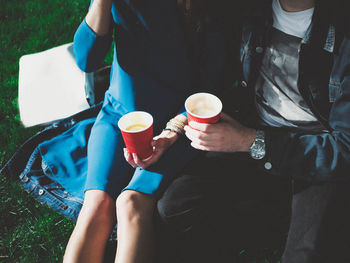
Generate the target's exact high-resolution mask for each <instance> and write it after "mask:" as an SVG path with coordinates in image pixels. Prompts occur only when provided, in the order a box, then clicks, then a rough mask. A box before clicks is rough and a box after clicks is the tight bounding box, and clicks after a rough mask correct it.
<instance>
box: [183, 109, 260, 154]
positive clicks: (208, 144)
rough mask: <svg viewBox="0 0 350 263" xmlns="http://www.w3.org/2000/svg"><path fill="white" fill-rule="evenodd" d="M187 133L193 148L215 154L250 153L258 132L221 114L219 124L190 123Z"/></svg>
mask: <svg viewBox="0 0 350 263" xmlns="http://www.w3.org/2000/svg"><path fill="white" fill-rule="evenodd" d="M185 131H186V136H187V137H188V138H189V139H190V140H191V141H192V143H191V145H192V147H194V148H196V149H198V150H202V151H213V152H248V151H249V148H250V146H251V145H252V144H253V142H254V139H255V136H256V130H254V129H251V128H248V127H245V126H243V125H241V124H240V123H239V122H237V121H236V120H234V119H232V118H231V117H230V116H229V115H227V114H225V113H221V118H220V121H219V122H218V123H215V124H205V123H198V122H190V126H185Z"/></svg>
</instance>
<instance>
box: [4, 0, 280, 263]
mask: <svg viewBox="0 0 350 263" xmlns="http://www.w3.org/2000/svg"><path fill="white" fill-rule="evenodd" d="M89 2H90V0H74V1H71V0H49V1H47V0H17V1H8V0H0V167H2V166H3V165H4V164H5V162H6V161H7V160H8V159H9V158H10V156H11V155H12V154H13V153H14V152H15V150H16V148H17V147H19V146H20V145H21V143H23V142H24V141H25V140H26V139H27V138H28V137H30V136H31V135H32V134H34V133H35V132H36V131H38V130H39V128H23V126H22V125H21V123H20V121H19V112H18V105H17V85H18V61H19V58H20V57H21V56H22V55H25V54H29V53H34V52H38V51H42V50H46V49H49V48H51V47H54V46H57V45H61V44H64V43H68V42H71V41H72V39H73V35H74V32H75V30H76V28H77V27H78V25H79V23H80V21H81V20H82V19H83V17H84V15H85V13H86V11H87V8H88V4H89ZM109 60H110V58H109V59H107V62H108V61H109ZM73 226H74V223H73V222H71V221H70V220H68V219H65V218H63V217H62V216H60V215H59V214H57V213H56V212H54V211H52V210H50V209H49V208H47V207H44V206H42V205H41V204H39V203H38V202H36V201H35V200H34V199H32V198H31V197H30V196H29V195H28V194H26V193H25V192H24V191H23V190H22V189H21V188H20V186H19V184H18V183H17V182H16V181H11V180H6V179H5V178H3V177H2V176H0V262H4V263H5V262H6V263H7V262H9V263H17V262H30V263H31V262H33V263H34V262H45V263H48V262H61V261H62V255H63V253H64V248H65V245H66V243H67V240H68V238H69V235H70V233H71V231H72V229H73ZM241 258H242V262H247V263H263V262H264V263H268V262H270V263H276V262H278V259H279V254H278V252H277V251H275V252H271V251H268V252H264V251H261V252H259V253H254V254H249V253H248V252H246V251H242V255H241Z"/></svg>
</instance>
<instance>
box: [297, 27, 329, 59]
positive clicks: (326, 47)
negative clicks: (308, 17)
mask: <svg viewBox="0 0 350 263" xmlns="http://www.w3.org/2000/svg"><path fill="white" fill-rule="evenodd" d="M312 27H313V24H312V23H311V24H310V26H309V28H308V29H307V31H306V33H305V36H304V38H303V40H302V41H301V43H302V44H310V40H311V32H312ZM334 46H335V27H334V26H333V25H329V27H328V33H327V38H326V40H325V43H324V45H323V49H324V50H326V51H328V52H329V53H333V52H334Z"/></svg>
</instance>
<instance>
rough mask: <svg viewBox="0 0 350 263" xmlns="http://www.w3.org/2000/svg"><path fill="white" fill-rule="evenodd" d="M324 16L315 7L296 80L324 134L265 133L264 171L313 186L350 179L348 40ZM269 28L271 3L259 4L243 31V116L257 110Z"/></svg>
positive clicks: (319, 9)
mask: <svg viewBox="0 0 350 263" xmlns="http://www.w3.org/2000/svg"><path fill="white" fill-rule="evenodd" d="M319 2H320V1H319ZM326 14H327V10H322V6H316V8H315V12H314V15H313V20H312V25H311V26H310V28H309V30H308V31H307V33H306V35H305V37H304V39H303V40H302V44H301V48H300V58H299V78H298V86H299V90H300V93H301V94H302V96H303V98H304V99H305V101H306V102H307V104H308V106H309V107H310V109H311V110H312V111H313V113H314V114H315V116H316V117H317V118H318V120H319V121H320V122H321V123H322V124H323V126H324V131H323V132H320V133H317V134H310V133H309V132H303V131H298V130H290V129H281V128H278V129H275V128H264V129H265V133H266V147H267V155H266V157H265V159H264V160H263V161H262V162H261V167H262V168H263V169H265V170H268V171H269V172H271V173H272V174H276V175H282V176H290V177H292V178H295V179H302V180H309V181H328V180H347V179H350V173H349V171H350V118H349V116H350V71H349V67H350V39H349V35H346V34H345V32H341V31H340V30H338V29H337V27H336V26H337V25H335V23H334V21H331V19H330V18H329V17H327V16H326ZM271 27H272V10H271V0H263V1H256V4H255V8H254V9H251V10H250V11H249V14H248V16H247V17H246V20H245V22H244V26H243V32H242V42H241V49H240V59H241V65H242V85H241V87H238V89H241V90H243V93H245V95H246V96H248V98H249V99H248V101H250V103H246V104H244V105H243V106H242V107H241V108H242V109H243V111H247V112H249V111H252V109H253V111H255V107H254V84H255V80H256V77H257V74H258V69H259V67H260V65H261V61H262V57H263V53H264V48H265V46H266V43H267V39H268V37H269V31H270V29H271Z"/></svg>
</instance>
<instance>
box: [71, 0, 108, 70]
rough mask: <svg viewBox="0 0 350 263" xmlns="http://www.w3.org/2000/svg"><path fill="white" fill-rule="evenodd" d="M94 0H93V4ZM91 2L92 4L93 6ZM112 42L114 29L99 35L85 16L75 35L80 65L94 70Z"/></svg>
mask: <svg viewBox="0 0 350 263" xmlns="http://www.w3.org/2000/svg"><path fill="white" fill-rule="evenodd" d="M92 2H93V0H91V4H92ZM91 4H90V6H91ZM111 43H112V30H111V31H110V32H109V33H108V34H107V35H103V36H100V35H97V34H96V33H95V32H94V31H93V30H92V29H91V28H90V27H89V26H88V24H87V23H86V21H85V18H84V20H83V21H82V23H81V24H80V26H79V27H78V29H77V31H76V32H75V35H74V41H73V47H74V57H75V60H76V63H77V65H78V67H79V68H80V69H81V70H82V71H85V72H93V71H95V70H97V69H98V67H99V66H100V65H101V64H102V62H103V60H104V58H105V57H106V55H107V52H108V50H109V48H110V45H111Z"/></svg>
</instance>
